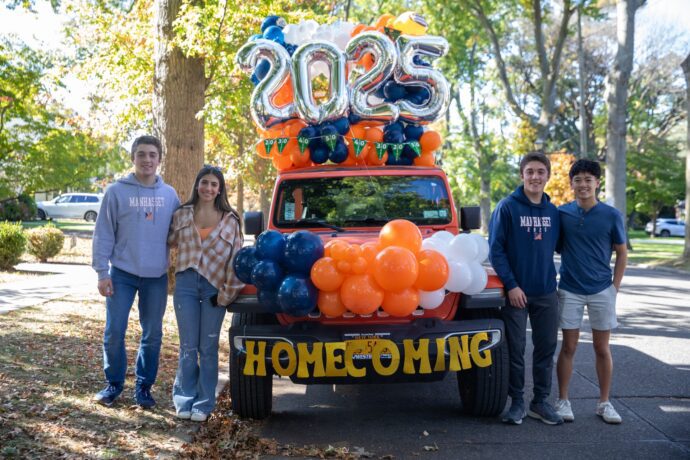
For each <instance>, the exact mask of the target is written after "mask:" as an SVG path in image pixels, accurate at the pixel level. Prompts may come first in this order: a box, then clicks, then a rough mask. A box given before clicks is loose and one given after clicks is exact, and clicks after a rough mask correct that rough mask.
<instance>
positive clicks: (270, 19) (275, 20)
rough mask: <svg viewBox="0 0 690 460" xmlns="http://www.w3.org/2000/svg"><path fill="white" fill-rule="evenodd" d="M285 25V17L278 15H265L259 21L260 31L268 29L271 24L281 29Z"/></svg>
mask: <svg viewBox="0 0 690 460" xmlns="http://www.w3.org/2000/svg"><path fill="white" fill-rule="evenodd" d="M286 25H287V23H286V22H285V19H283V18H281V17H280V16H276V15H271V16H266V18H265V19H264V21H263V22H262V23H261V32H262V33H263V32H265V31H266V29H268V28H269V27H271V26H278V28H280V29H282V28H283V27H285V26H286Z"/></svg>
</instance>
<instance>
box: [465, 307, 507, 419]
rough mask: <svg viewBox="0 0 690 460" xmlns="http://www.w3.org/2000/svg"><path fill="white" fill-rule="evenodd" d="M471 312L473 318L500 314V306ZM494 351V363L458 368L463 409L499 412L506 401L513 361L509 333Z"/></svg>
mask: <svg viewBox="0 0 690 460" xmlns="http://www.w3.org/2000/svg"><path fill="white" fill-rule="evenodd" d="M468 313H469V314H468V316H470V317H472V318H494V317H498V310H475V311H471V313H470V312H469V311H468ZM490 353H491V363H492V364H491V366H488V367H476V366H474V367H471V368H470V369H466V370H462V371H458V372H457V378H458V391H459V393H460V399H461V401H462V410H463V412H464V413H466V414H468V415H473V416H497V415H499V414H500V413H501V412H503V409H504V407H505V405H506V400H507V398H508V373H509V362H508V342H507V341H506V340H505V337H503V338H502V340H501V343H500V344H499V345H498V346H497V347H496V348H494V349H492V350H491V351H490Z"/></svg>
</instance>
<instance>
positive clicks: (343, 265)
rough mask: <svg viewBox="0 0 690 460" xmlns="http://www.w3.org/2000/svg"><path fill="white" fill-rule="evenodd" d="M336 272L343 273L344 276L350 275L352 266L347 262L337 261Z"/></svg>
mask: <svg viewBox="0 0 690 460" xmlns="http://www.w3.org/2000/svg"><path fill="white" fill-rule="evenodd" d="M338 271H339V272H340V273H344V274H346V275H349V274H350V273H352V264H351V263H350V262H348V261H347V260H339V261H338Z"/></svg>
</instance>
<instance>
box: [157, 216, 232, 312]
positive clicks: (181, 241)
mask: <svg viewBox="0 0 690 460" xmlns="http://www.w3.org/2000/svg"><path fill="white" fill-rule="evenodd" d="M168 244H170V246H177V248H178V253H177V262H176V263H175V273H179V272H182V271H185V270H187V269H188V268H193V269H194V270H196V271H197V272H198V273H199V274H200V275H201V276H203V277H204V278H206V279H207V280H208V282H209V283H211V285H212V286H213V287H215V288H216V289H218V305H224V306H227V305H230V302H232V301H233V300H234V299H235V297H237V294H239V292H240V290H241V289H242V288H243V287H244V283H242V282H241V281H240V280H239V279H237V276H235V271H234V269H233V267H232V259H233V258H234V257H235V256H236V255H237V252H239V250H240V249H241V248H242V233H241V232H240V222H239V219H238V218H237V216H236V215H235V214H234V213H227V214H225V216H223V218H222V219H221V221H220V222H219V223H218V225H217V226H216V228H214V229H213V231H212V232H211V233H210V234H209V235H208V237H207V238H206V239H205V240H203V241H202V240H201V237H200V236H199V232H198V231H197V229H196V225H195V224H194V207H193V206H191V205H189V206H183V207H181V208H180V209H178V210H177V211H176V212H175V214H174V215H173V221H172V225H171V226H170V234H169V235H168Z"/></svg>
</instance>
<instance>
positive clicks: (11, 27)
mask: <svg viewBox="0 0 690 460" xmlns="http://www.w3.org/2000/svg"><path fill="white" fill-rule="evenodd" d="M36 10H37V13H36V14H34V13H29V12H26V11H24V10H22V9H21V8H18V9H16V10H8V9H6V8H5V7H4V6H0V35H9V34H16V35H17V36H18V37H19V38H21V39H22V40H23V41H25V42H26V43H27V44H29V45H30V46H36V47H41V48H43V49H52V50H60V49H61V48H62V47H63V43H62V33H61V25H62V23H63V21H64V17H63V16H60V15H56V14H55V13H53V11H52V10H51V8H50V5H49V2H47V1H43V0H38V1H37V2H36ZM636 19H637V20H636V40H635V41H636V46H638V45H641V44H644V43H645V42H646V41H647V40H655V37H658V36H659V34H669V33H674V32H675V31H678V33H680V34H682V36H686V37H687V40H682V41H681V42H682V44H680V45H679V46H682V47H686V46H690V0H648V1H647V5H646V6H645V7H644V8H642V9H641V10H639V11H638V13H637V18H636ZM683 51H684V53H688V52H690V49H688V48H686V49H685V50H679V52H681V53H682V52H683ZM65 83H66V86H67V89H66V90H65V91H64V92H63V93H62V94H60V95H59V96H58V97H61V98H62V99H63V100H64V102H65V104H66V105H67V106H68V107H71V108H72V109H75V110H77V111H78V112H79V113H80V114H82V115H86V114H87V113H88V102H87V101H86V94H85V92H86V91H87V90H88V85H85V84H84V82H80V81H78V80H76V79H74V78H72V79H68V80H67V81H66V82H65Z"/></svg>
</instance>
